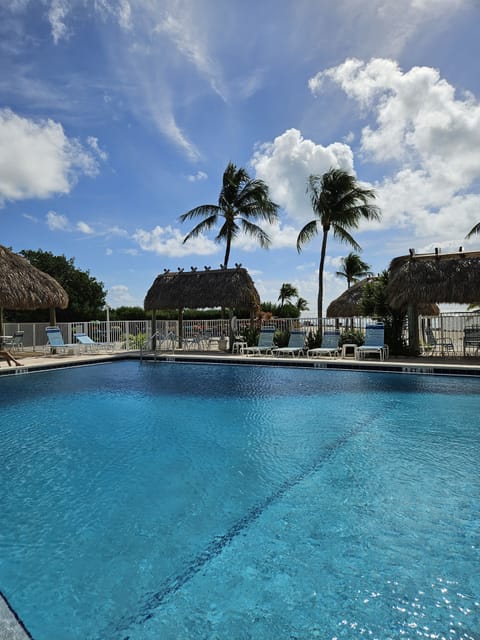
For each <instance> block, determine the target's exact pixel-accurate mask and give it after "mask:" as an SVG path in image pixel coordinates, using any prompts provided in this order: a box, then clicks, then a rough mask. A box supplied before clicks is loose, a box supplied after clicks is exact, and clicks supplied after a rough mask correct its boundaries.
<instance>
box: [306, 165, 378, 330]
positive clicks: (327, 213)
mask: <svg viewBox="0 0 480 640" xmlns="http://www.w3.org/2000/svg"><path fill="white" fill-rule="evenodd" d="M307 193H309V194H310V201H311V203H312V208H313V212H314V214H315V216H316V217H315V219H314V220H311V221H310V222H308V223H307V224H306V225H305V226H304V227H303V229H302V230H301V231H300V233H299V234H298V238H297V251H298V252H299V253H300V251H301V250H302V246H303V245H304V244H305V243H306V242H308V241H309V240H311V239H312V238H313V237H314V236H316V235H317V233H318V231H319V228H321V229H322V231H323V238H322V248H321V253H320V265H319V269H318V304H317V310H318V318H319V319H321V318H322V312H323V308H322V305H323V270H324V265H325V255H326V251H327V238H328V232H329V231H330V229H332V230H333V235H334V237H335V238H338V239H339V240H341V241H342V242H347V243H348V244H350V245H351V246H352V247H353V248H354V249H356V250H357V251H359V250H360V245H359V244H358V243H357V242H356V241H355V240H354V239H353V238H352V236H351V235H350V234H349V232H348V229H356V228H357V227H358V225H359V223H360V220H361V219H362V218H364V219H366V220H378V219H379V218H380V210H379V209H378V207H375V206H373V205H371V204H369V201H370V200H372V199H373V198H375V193H374V192H373V190H371V189H364V188H362V187H361V186H360V185H359V184H358V183H357V181H356V179H355V177H354V176H351V175H350V174H348V173H347V172H346V171H342V170H341V169H330V170H329V171H327V173H324V174H323V176H321V177H320V176H315V175H311V176H310V177H309V179H308V185H307Z"/></svg>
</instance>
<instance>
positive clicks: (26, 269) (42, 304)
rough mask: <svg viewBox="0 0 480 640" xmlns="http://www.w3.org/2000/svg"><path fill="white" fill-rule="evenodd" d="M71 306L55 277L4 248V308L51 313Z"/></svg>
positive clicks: (0, 273)
mask: <svg viewBox="0 0 480 640" xmlns="http://www.w3.org/2000/svg"><path fill="white" fill-rule="evenodd" d="M67 306H68V295H67V293H66V291H65V290H64V289H63V287H61V285H60V284H59V283H58V282H57V281H56V280H55V279H54V278H52V276H49V275H48V274H46V273H44V272H43V271H40V270H39V269H37V268H36V267H34V266H33V265H31V264H30V262H29V261H28V260H27V259H26V258H24V257H23V256H21V255H18V254H17V253H13V251H10V250H9V249H7V248H6V247H3V246H1V245H0V307H2V308H4V309H48V308H52V307H58V308H60V309H65V308H66V307H67Z"/></svg>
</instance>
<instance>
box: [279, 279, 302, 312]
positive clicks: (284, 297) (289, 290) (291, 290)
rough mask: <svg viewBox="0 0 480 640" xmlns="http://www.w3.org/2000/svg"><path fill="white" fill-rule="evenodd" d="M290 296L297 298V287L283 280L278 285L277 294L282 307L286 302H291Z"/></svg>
mask: <svg viewBox="0 0 480 640" xmlns="http://www.w3.org/2000/svg"><path fill="white" fill-rule="evenodd" d="M292 298H298V289H297V287H294V286H293V284H290V283H289V282H284V283H283V284H282V286H281V287H280V295H279V296H278V300H280V306H281V307H283V306H284V305H285V303H286V302H290V303H291V302H292Z"/></svg>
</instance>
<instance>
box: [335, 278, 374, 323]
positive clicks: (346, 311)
mask: <svg viewBox="0 0 480 640" xmlns="http://www.w3.org/2000/svg"><path fill="white" fill-rule="evenodd" d="M373 281H374V278H364V279H363V280H360V281H359V282H356V283H355V284H354V285H352V286H351V287H350V289H347V290H346V291H344V292H343V293H342V294H341V295H340V296H338V298H335V300H332V302H331V303H330V304H329V305H328V307H327V318H354V317H355V316H361V315H362V314H361V311H360V300H361V299H362V293H363V287H364V286H365V285H366V284H367V282H373Z"/></svg>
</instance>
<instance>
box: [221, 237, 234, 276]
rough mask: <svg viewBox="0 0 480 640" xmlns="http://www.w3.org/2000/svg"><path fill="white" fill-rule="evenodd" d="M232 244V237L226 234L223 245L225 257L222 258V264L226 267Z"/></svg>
mask: <svg viewBox="0 0 480 640" xmlns="http://www.w3.org/2000/svg"><path fill="white" fill-rule="evenodd" d="M231 246H232V239H231V238H230V236H227V242H226V246H225V257H224V259H223V266H224V267H225V268H227V267H228V261H229V260H230V248H231Z"/></svg>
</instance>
